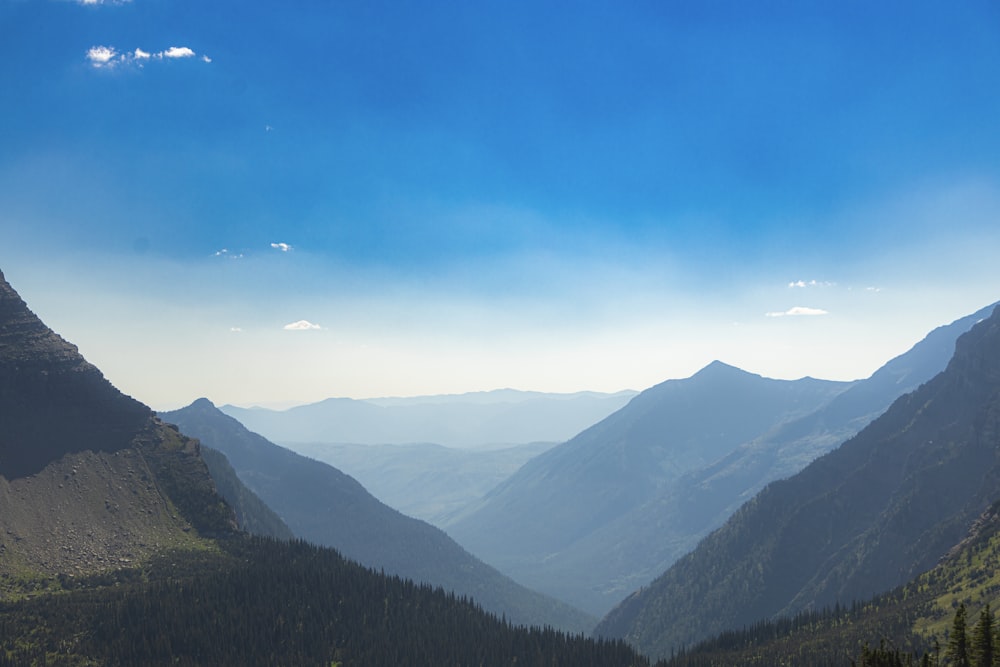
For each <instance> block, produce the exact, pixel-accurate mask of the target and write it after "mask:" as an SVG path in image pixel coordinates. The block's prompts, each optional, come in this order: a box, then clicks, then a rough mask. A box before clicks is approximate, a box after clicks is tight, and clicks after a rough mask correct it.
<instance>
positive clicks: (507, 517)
mask: <svg viewBox="0 0 1000 667" xmlns="http://www.w3.org/2000/svg"><path fill="white" fill-rule="evenodd" d="M848 386H849V384H848V383H839V382H825V381H821V380H814V379H811V378H805V379H802V380H796V381H785V380H772V379H768V378H763V377H761V376H759V375H754V374H751V373H747V372H745V371H741V370H739V369H737V368H734V367H732V366H727V365H726V364H723V363H720V362H714V363H712V364H711V365H709V366H707V367H706V368H704V369H702V370H701V371H699V372H698V373H697V374H695V375H694V376H692V377H690V378H686V379H683V380H670V381H667V382H664V383H662V384H659V385H657V386H655V387H652V388H651V389H647V390H646V391H644V392H642V393H641V394H639V395H638V396H636V397H635V398H634V399H632V401H631V402H629V404H628V405H627V406H625V407H624V408H622V409H621V410H619V411H618V412H615V413H614V414H612V415H610V416H609V417H607V418H606V419H604V420H602V421H601V422H599V423H597V424H595V425H594V426H592V427H590V428H588V429H587V430H585V431H583V432H582V433H580V434H579V435H577V436H576V437H574V438H573V439H571V440H569V441H568V442H565V443H563V444H561V445H558V446H556V447H554V448H552V449H550V450H548V451H547V452H545V453H543V454H541V455H539V456H537V457H535V458H534V459H532V460H530V461H529V462H528V463H526V464H525V465H524V466H523V467H522V468H521V469H520V470H518V471H517V473H515V474H514V475H513V476H511V477H510V478H509V479H508V480H506V481H505V482H503V483H502V484H501V485H499V486H498V487H497V488H495V489H494V490H493V491H491V492H490V493H489V494H488V495H487V496H486V497H485V498H484V499H483V500H482V501H481V502H480V503H478V504H475V505H473V506H471V509H470V511H469V512H468V513H467V514H465V515H464V516H462V517H461V518H460V519H458V520H457V521H455V522H454V523H452V524H450V525H449V526H448V532H449V534H451V535H453V536H454V537H455V539H456V540H458V542H459V543H460V544H462V545H463V546H465V547H466V548H467V549H469V550H470V551H472V552H473V553H474V554H476V555H477V556H479V557H481V558H483V559H484V560H486V561H487V562H489V563H491V564H493V565H495V566H496V567H498V568H499V569H500V570H501V571H503V572H506V573H508V574H510V575H511V576H512V577H514V578H515V579H516V580H518V581H521V582H524V583H525V584H527V585H529V586H531V587H532V588H536V589H537V590H541V591H543V592H546V593H549V594H552V595H556V596H557V597H560V598H561V599H566V600H573V602H574V603H575V604H578V605H579V604H586V605H588V606H587V607H585V609H588V610H591V611H598V612H603V611H605V610H606V609H607V608H609V607H610V606H611V605H612V604H614V601H615V600H617V599H621V596H622V595H624V594H625V593H626V592H627V591H628V590H631V588H628V589H624V590H621V591H617V592H616V591H615V583H614V582H609V581H608V579H607V578H604V579H601V580H598V581H594V579H593V578H591V575H588V567H587V566H586V565H582V566H580V567H574V568H573V569H572V570H568V571H564V570H560V569H559V568H556V567H552V568H549V567H548V566H547V563H549V562H550V561H551V560H552V559H554V558H557V557H559V556H560V554H563V553H564V552H567V551H570V550H572V548H573V546H574V544H576V543H578V542H580V541H581V540H585V539H586V538H587V537H588V536H589V535H591V534H593V533H595V532H596V531H598V530H600V529H601V528H602V527H604V526H607V525H608V524H610V523H612V522H614V521H616V520H618V519H619V518H621V517H623V516H626V515H627V514H628V513H629V512H630V511H632V510H634V509H636V508H638V507H640V506H641V505H642V504H643V503H645V502H647V501H648V500H649V499H651V498H653V497H654V496H655V495H656V494H657V492H658V491H659V490H660V489H661V488H662V487H663V486H664V485H667V484H670V483H672V482H675V481H676V480H678V479H680V478H681V477H682V476H683V475H684V474H686V473H688V472H690V471H692V470H697V469H700V468H703V467H704V466H706V465H708V464H710V463H712V462H713V461H715V460H717V459H718V458H719V457H721V456H723V455H725V454H727V453H729V452H731V451H732V450H733V449H735V448H736V447H738V446H739V445H741V444H742V443H745V442H747V441H749V440H751V439H753V438H754V437H756V436H758V435H760V434H761V433H764V432H766V431H767V430H768V429H770V428H773V426H774V425H775V424H776V423H780V422H783V421H786V420H789V419H793V418H796V417H799V416H802V415H804V414H808V413H809V412H812V411H813V410H815V409H816V408H817V407H819V406H821V405H823V404H824V403H825V402H827V401H829V400H830V399H832V398H833V397H834V396H836V395H838V394H840V393H841V392H843V391H844V390H845V389H847V387H848ZM617 548H618V545H616V544H613V543H612V544H604V545H603V548H602V549H599V550H598V551H601V554H600V559H604V560H608V559H613V558H616V557H617V556H616V553H617V552H616V550H617ZM594 566H595V568H597V567H603V566H601V565H598V564H596V563H595V564H594ZM630 573H631V572H630V571H628V570H626V572H625V573H624V574H630ZM602 574H603V573H602ZM608 588H611V593H612V594H613V596H612V595H609V591H608V590H607V589H608ZM595 589H596V590H595Z"/></svg>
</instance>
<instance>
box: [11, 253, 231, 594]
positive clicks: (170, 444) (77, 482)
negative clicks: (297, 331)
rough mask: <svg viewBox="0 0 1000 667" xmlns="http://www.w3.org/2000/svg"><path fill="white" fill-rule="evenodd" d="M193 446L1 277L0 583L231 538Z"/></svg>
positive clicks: (227, 513) (224, 509) (93, 568)
mask: <svg viewBox="0 0 1000 667" xmlns="http://www.w3.org/2000/svg"><path fill="white" fill-rule="evenodd" d="M199 449H200V448H199V445H198V443H197V442H196V441H194V440H191V439H189V438H187V437H185V436H183V435H181V434H179V433H178V432H177V431H176V429H173V428H170V427H168V426H166V425H165V424H163V423H162V422H160V421H159V420H158V419H156V418H155V416H154V415H153V413H152V412H151V411H150V410H149V409H148V408H146V407H145V406H144V405H142V404H141V403H139V402H137V401H135V400H133V399H132V398H129V397H128V396H125V395H123V394H121V393H120V392H119V391H118V390H117V389H115V388H114V387H113V386H112V385H111V384H110V383H109V382H108V381H107V380H106V379H105V378H104V376H103V375H102V374H101V373H100V371H99V370H98V369H97V368H95V367H94V366H92V365H91V364H89V363H87V361H86V360H84V359H83V357H82V356H80V354H79V352H78V351H77V349H76V347H75V346H73V345H71V344H69V343H67V342H66V341H65V340H63V339H62V338H60V337H59V336H58V335H57V334H55V333H54V332H52V331H51V330H50V329H49V328H48V327H46V326H45V325H44V324H43V323H42V322H41V321H40V320H39V319H38V318H37V317H36V316H35V315H34V313H32V312H31V311H30V310H29V309H28V307H27V305H26V304H25V303H24V302H23V301H22V300H21V298H20V297H19V296H18V295H17V293H16V292H15V291H14V290H13V288H12V287H11V286H10V285H9V284H8V283H7V282H6V280H5V279H4V277H3V274H2V273H0V574H5V575H11V574H18V575H25V576H29V575H30V576H33V575H52V574H56V573H73V574H87V573H93V572H98V571H101V570H105V569H107V568H109V567H118V566H121V565H123V564H130V563H135V562H141V561H143V560H144V559H147V558H149V557H150V556H152V555H153V554H155V553H157V552H158V551H159V550H160V549H163V548H166V547H179V546H185V547H190V548H194V547H197V546H199V545H203V544H204V543H205V539H206V538H207V537H211V536H215V535H226V534H230V533H231V532H232V531H233V530H234V529H235V521H234V517H233V514H232V510H230V509H229V507H228V506H227V505H226V504H225V503H224V502H223V501H222V499H221V498H220V497H219V496H218V495H216V493H215V488H214V484H213V482H212V479H211V477H210V476H209V472H208V469H207V468H206V466H205V464H204V462H203V461H202V459H201V457H200V455H199Z"/></svg>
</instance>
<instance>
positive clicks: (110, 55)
mask: <svg viewBox="0 0 1000 667" xmlns="http://www.w3.org/2000/svg"><path fill="white" fill-rule="evenodd" d="M197 55H198V54H197V53H195V52H194V50H193V49H191V48H190V47H187V46H171V47H170V48H168V49H164V50H162V51H156V52H151V51H145V50H143V49H141V48H139V47H136V48H135V49H134V50H132V51H126V52H119V51H118V49H117V48H115V47H114V46H105V45H99V46H92V47H90V49H88V50H87V60H88V61H89V62H90V64H91V65H93V66H94V67H96V68H98V69H111V68H114V67H119V66H126V65H135V66H137V67H142V66H143V65H144V64H145V63H146V62H149V61H150V60H163V59H165V58H166V59H168V60H180V59H184V58H194V57H196V56H197ZM201 60H202V62H206V63H210V62H212V59H211V58H209V57H208V56H201Z"/></svg>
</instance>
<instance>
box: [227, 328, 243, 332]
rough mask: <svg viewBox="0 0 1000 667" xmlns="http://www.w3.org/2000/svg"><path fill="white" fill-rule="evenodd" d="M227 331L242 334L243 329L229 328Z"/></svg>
mask: <svg viewBox="0 0 1000 667" xmlns="http://www.w3.org/2000/svg"><path fill="white" fill-rule="evenodd" d="M229 330H230V331H231V332H233V333H242V332H243V327H229Z"/></svg>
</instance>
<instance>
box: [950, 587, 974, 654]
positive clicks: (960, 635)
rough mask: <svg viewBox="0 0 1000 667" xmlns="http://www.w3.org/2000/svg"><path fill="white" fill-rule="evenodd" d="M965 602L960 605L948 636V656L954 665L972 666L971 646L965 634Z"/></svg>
mask: <svg viewBox="0 0 1000 667" xmlns="http://www.w3.org/2000/svg"><path fill="white" fill-rule="evenodd" d="M965 615H966V614H965V603H964V602H963V603H961V604H960V605H958V610H956V611H955V620H954V622H953V623H952V626H951V635H950V636H949V637H948V657H949V658H950V659H951V664H952V665H954V667H971V666H970V664H969V646H968V639H967V637H966V634H965Z"/></svg>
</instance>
